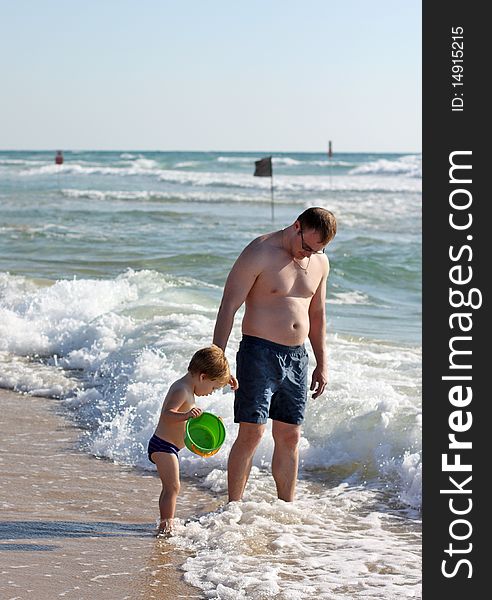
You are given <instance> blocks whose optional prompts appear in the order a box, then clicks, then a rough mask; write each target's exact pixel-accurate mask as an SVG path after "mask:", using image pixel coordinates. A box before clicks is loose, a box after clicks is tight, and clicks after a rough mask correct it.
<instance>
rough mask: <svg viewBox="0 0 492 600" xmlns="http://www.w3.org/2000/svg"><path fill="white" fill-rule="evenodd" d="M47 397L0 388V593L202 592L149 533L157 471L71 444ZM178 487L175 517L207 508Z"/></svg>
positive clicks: (82, 598) (39, 599) (74, 433)
mask: <svg viewBox="0 0 492 600" xmlns="http://www.w3.org/2000/svg"><path fill="white" fill-rule="evenodd" d="M56 402H57V401H56V400H53V399H50V398H44V397H39V396H30V395H23V394H20V393H18V392H13V391H9V390H5V389H0V407H1V410H2V419H1V422H0V436H1V439H2V447H1V449H0V463H1V465H2V486H1V488H0V506H1V508H2V518H1V520H0V531H1V535H0V571H1V573H2V583H1V584H0V590H2V597H5V598H9V599H11V600H13V599H14V598H15V599H16V600H21V599H22V600H23V599H24V598H36V600H51V599H52V598H54V597H58V596H60V597H66V598H75V599H76V600H86V599H87V600H93V599H94V598H96V597H97V598H98V599H102V598H107V599H112V600H116V599H118V600H123V599H128V600H133V599H137V598H143V599H149V600H150V599H156V600H165V599H169V598H176V597H180V598H203V594H202V592H201V590H199V589H197V588H194V587H192V586H190V585H188V584H187V583H185V582H184V580H183V574H182V573H181V572H180V571H179V568H180V566H181V565H182V564H183V562H184V561H185V560H186V558H187V556H188V554H186V553H185V552H182V551H179V550H177V549H176V548H175V547H174V546H172V545H171V544H169V543H167V542H166V541H165V540H158V539H156V538H155V537H154V535H153V532H154V530H155V520H156V517H157V515H158V506H157V498H158V495H159V492H160V482H159V479H158V478H157V477H156V475H155V474H154V473H152V472H145V471H138V470H137V469H134V468H132V467H125V466H121V465H116V464H114V463H112V462H110V461H106V460H101V459H98V458H96V457H93V456H90V455H88V454H84V453H83V452H81V451H80V450H79V449H78V446H77V444H78V439H79V434H80V429H78V428H77V427H75V426H74V425H73V424H72V423H70V422H69V420H68V419H67V418H66V417H64V416H63V415H62V414H61V411H60V410H59V406H58V405H57V404H56ZM182 485H183V488H184V489H183V492H182V494H181V496H182V497H183V502H182V504H180V507H179V509H180V510H179V514H178V516H179V517H180V518H187V517H189V516H192V515H196V514H197V512H199V511H202V510H207V509H208V510H211V509H213V508H214V506H210V504H211V499H210V498H207V497H201V496H200V498H197V494H196V493H195V492H194V490H192V489H187V488H189V486H187V484H186V482H182ZM205 495H206V494H205V492H204V496H205ZM4 594H5V595H4Z"/></svg>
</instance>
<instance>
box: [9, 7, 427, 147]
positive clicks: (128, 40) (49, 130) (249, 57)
mask: <svg viewBox="0 0 492 600" xmlns="http://www.w3.org/2000/svg"><path fill="white" fill-rule="evenodd" d="M0 69H1V71H0V72H1V88H2V91H1V94H0V148H1V149H12V150H15V149H18V150H21V149H32V150H36V149H59V148H62V149H66V150H70V149H73V150H81V149H87V150H89V149H92V150H113V149H114V150H170V151H172V150H203V151H207V150H209V151H213V150H216V151H241V150H243V151H257V150H263V151H275V152H282V151H284V152H289V151H299V152H325V151H326V149H327V146H328V140H332V141H333V149H334V150H335V151H338V152H420V151H421V144H422V141H421V121H422V114H421V94H422V87H421V1H420V0H399V1H396V0H372V1H371V2H367V0H336V1H335V0H303V2H301V1H300V0H297V1H292V0H263V1H258V0H247V1H246V0H236V1H231V0H138V1H137V0H131V1H130V0H80V1H79V0H68V1H66V2H60V1H57V2H54V1H52V0H0Z"/></svg>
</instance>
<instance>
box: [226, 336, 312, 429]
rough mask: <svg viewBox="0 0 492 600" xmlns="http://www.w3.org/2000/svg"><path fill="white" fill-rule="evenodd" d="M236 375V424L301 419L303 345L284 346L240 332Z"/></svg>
mask: <svg viewBox="0 0 492 600" xmlns="http://www.w3.org/2000/svg"><path fill="white" fill-rule="evenodd" d="M236 374H237V379H238V382H239V388H238V389H237V390H236V393H235V400H234V421H235V422H236V423H266V422H267V420H268V418H270V419H274V420H275V421H282V422H283V423H290V424H292V425H300V424H301V423H302V422H303V420H304V411H305V408H306V401H307V374H308V354H307V351H306V348H305V347H304V345H302V346H284V345H282V344H277V343H275V342H271V341H270V340H264V339H262V338H258V337H254V336H251V335H243V339H242V340H241V343H240V344H239V350H238V353H237V355H236Z"/></svg>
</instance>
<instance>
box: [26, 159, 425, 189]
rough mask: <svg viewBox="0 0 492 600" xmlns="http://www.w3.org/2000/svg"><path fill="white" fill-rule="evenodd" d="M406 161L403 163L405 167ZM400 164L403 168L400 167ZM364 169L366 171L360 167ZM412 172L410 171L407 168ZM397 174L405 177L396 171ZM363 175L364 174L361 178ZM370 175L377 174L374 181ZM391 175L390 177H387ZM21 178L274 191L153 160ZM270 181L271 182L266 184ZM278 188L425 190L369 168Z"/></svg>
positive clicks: (43, 171)
mask: <svg viewBox="0 0 492 600" xmlns="http://www.w3.org/2000/svg"><path fill="white" fill-rule="evenodd" d="M403 162H404V161H400V163H402V164H403ZM400 163H399V164H400ZM360 168H361V169H362V168H363V167H360ZM407 170H408V168H407ZM381 172H384V173H385V176H384V177H383V176H375V175H374V174H373V173H381ZM394 172H395V173H401V167H400V170H397V169H395V171H394ZM360 173H364V175H361V174H360ZM367 173H369V174H373V175H372V177H370V176H368V175H367ZM386 173H390V174H386ZM19 174H20V175H21V176H25V177H28V176H29V177H37V176H43V175H47V176H53V175H57V176H63V175H78V176H83V175H86V176H94V175H108V176H118V177H133V176H148V177H153V178H156V179H157V180H160V181H162V182H167V183H177V184H181V185H189V186H214V187H221V186H222V187H238V188H248V189H259V190H262V189H265V190H267V189H268V190H269V189H270V180H269V178H263V177H253V175H252V174H246V173H213V172H198V171H180V170H172V169H161V168H158V165H157V163H156V162H155V161H153V160H148V159H138V160H135V161H133V162H132V163H130V165H127V166H123V167H119V166H101V165H99V166H87V165H84V164H81V163H80V162H79V163H65V164H63V165H55V164H49V165H44V166H40V167H33V168H29V169H25V170H23V171H20V173H19ZM266 180H267V181H266ZM275 187H276V189H277V190H279V191H290V192H305V191H313V192H316V191H318V192H324V191H367V192H370V191H386V192H415V191H420V190H421V181H420V180H419V179H418V178H416V177H414V178H412V177H408V178H402V177H401V176H393V177H392V176H391V171H389V170H388V169H386V170H384V169H383V168H380V169H379V170H371V169H370V168H369V167H367V169H365V170H363V171H357V170H353V171H352V174H351V175H348V176H347V175H333V176H330V175H321V176H315V175H276V176H275Z"/></svg>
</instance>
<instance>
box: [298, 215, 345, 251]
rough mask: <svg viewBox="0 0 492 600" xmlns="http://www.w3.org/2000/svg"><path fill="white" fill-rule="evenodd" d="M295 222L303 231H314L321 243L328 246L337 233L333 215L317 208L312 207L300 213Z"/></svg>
mask: <svg viewBox="0 0 492 600" xmlns="http://www.w3.org/2000/svg"><path fill="white" fill-rule="evenodd" d="M297 220H298V221H299V223H300V224H301V227H302V228H303V229H314V230H315V231H316V232H317V233H319V234H320V236H321V243H322V244H325V245H326V244H328V242H331V240H332V239H333V238H334V237H335V235H336V233H337V220H336V218H335V215H334V214H333V213H332V212H331V211H329V210H326V208H321V207H319V206H312V207H311V208H308V209H306V210H305V211H304V212H303V213H301V214H300V215H299V216H298V217H297Z"/></svg>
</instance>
